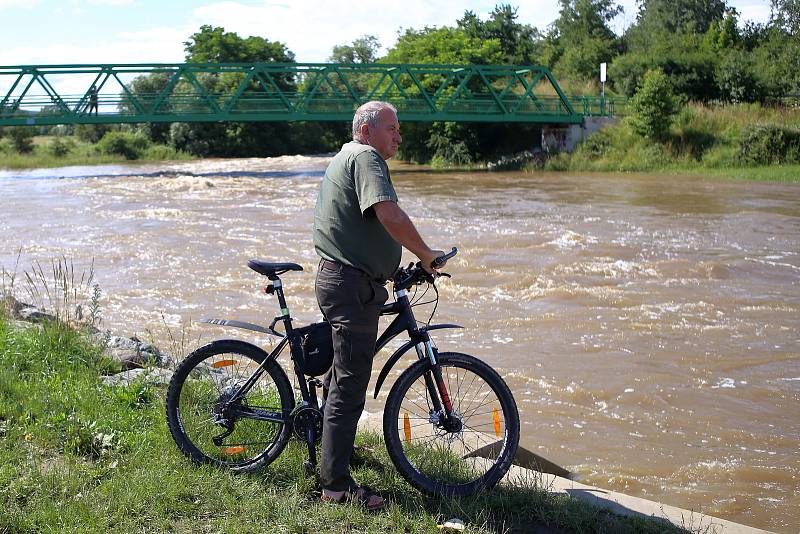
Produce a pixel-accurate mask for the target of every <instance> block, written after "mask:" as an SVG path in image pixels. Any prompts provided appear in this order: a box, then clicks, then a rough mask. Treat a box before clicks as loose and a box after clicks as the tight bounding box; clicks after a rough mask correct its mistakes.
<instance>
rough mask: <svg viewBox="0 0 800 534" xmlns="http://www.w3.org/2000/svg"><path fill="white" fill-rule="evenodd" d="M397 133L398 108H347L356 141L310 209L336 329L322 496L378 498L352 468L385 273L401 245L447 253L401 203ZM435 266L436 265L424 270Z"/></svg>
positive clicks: (322, 285) (321, 290)
mask: <svg viewBox="0 0 800 534" xmlns="http://www.w3.org/2000/svg"><path fill="white" fill-rule="evenodd" d="M401 141H402V138H401V137H400V124H399V122H398V121H397V110H396V109H395V108H394V107H393V106H392V105H391V104H389V103H386V102H367V103H366V104H363V105H362V106H361V107H359V108H358V109H357V110H356V113H355V116H354V117H353V141H352V142H349V143H346V144H345V145H344V146H342V149H341V151H340V152H339V153H338V154H337V155H336V156H335V157H334V158H333V160H332V161H331V163H330V165H328V168H327V170H326V171H325V177H324V178H323V180H322V185H321V186H320V190H319V196H318V197H317V205H316V209H315V211H314V248H315V249H316V251H317V254H319V255H320V257H321V258H322V259H321V261H320V264H319V270H318V271H317V280H316V286H315V291H316V296H317V302H318V303H319V307H320V309H321V310H322V313H323V315H324V316H325V318H326V319H327V320H328V321H329V322H330V323H331V326H332V329H333V348H334V359H333V367H332V368H331V370H330V371H329V372H328V374H327V375H326V376H325V388H326V390H327V398H326V404H325V419H324V423H323V432H322V454H321V461H320V477H321V482H322V488H323V489H322V499H323V500H324V501H331V502H345V501H347V500H358V501H360V502H361V503H362V504H363V505H364V506H366V508H368V509H377V508H381V507H383V506H384V504H385V503H384V499H383V498H382V497H381V496H379V495H377V494H375V493H372V492H371V491H370V490H368V489H366V488H360V487H359V486H358V484H356V482H355V481H354V480H353V478H352V477H351V476H350V468H349V462H350V456H351V454H352V452H353V445H354V442H355V435H356V427H357V425H358V420H359V417H360V416H361V413H362V412H363V410H364V402H365V400H366V392H367V384H368V383H369V379H370V373H371V371H372V357H373V355H374V351H375V341H376V338H377V335H378V317H379V315H380V308H381V306H382V305H383V304H384V303H385V302H386V299H387V298H388V296H389V295H388V292H387V290H386V288H385V287H384V285H385V283H386V281H387V280H388V279H389V278H391V276H392V274H394V272H395V271H396V270H397V268H398V266H399V265H400V256H401V253H402V247H406V248H407V249H408V250H409V251H410V252H412V253H413V254H414V255H416V256H417V257H418V258H419V259H420V260H421V261H422V265H424V266H426V268H428V267H427V266H429V265H431V263H432V261H433V260H434V259H435V258H437V257H438V256H441V255H442V254H443V252H442V251H440V250H433V249H431V248H430V247H428V245H426V244H425V241H423V239H422V237H420V235H419V232H417V229H416V228H415V227H414V224H413V223H412V222H411V219H409V218H408V215H406V213H405V212H404V211H403V210H402V209H401V208H400V207H399V206H398V205H397V194H396V193H395V190H394V186H393V185H392V180H391V178H390V177H389V168H388V166H387V165H386V160H388V159H389V158H391V157H393V156H394V155H395V154H396V153H397V148H398V146H399V145H400V143H401ZM429 270H431V272H433V269H430V268H429Z"/></svg>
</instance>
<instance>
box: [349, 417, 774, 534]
mask: <svg viewBox="0 0 800 534" xmlns="http://www.w3.org/2000/svg"><path fill="white" fill-rule="evenodd" d="M382 417H383V415H382V414H380V413H367V412H364V413H363V414H362V416H361V420H360V421H359V428H360V429H361V430H370V431H372V432H378V433H381V432H382V431H383V426H382ZM481 449H484V450H485V451H486V452H487V455H491V453H492V452H494V444H491V445H487V446H484V447H482V448H481ZM479 450H480V449H479ZM514 464H515V465H512V466H511V469H510V470H509V472H508V473H507V474H506V476H505V478H504V479H503V481H504V482H505V483H506V484H516V485H520V486H529V487H534V486H535V487H538V488H542V489H545V490H547V491H550V492H555V493H565V494H567V495H569V496H570V497H573V498H575V499H580V500H582V501H584V502H587V503H590V504H592V505H595V506H599V507H601V508H606V509H609V510H611V511H612V512H614V513H616V514H620V515H628V516H646V517H656V518H660V519H663V520H665V521H669V522H670V523H672V524H674V525H677V526H679V527H683V528H686V529H689V530H691V531H692V532H702V533H703V534H764V533H766V534H770V533H769V531H766V530H761V529H758V528H754V527H749V526H747V525H742V524H739V523H734V522H733V521H727V520H725V519H720V518H718V517H713V516H710V515H706V514H703V513H700V512H697V511H693V510H686V509H683V508H678V507H676V506H670V505H669V504H664V503H660V502H655V501H650V500H647V499H642V498H640V497H633V496H631V495H626V494H624V493H619V492H616V491H612V490H607V489H603V488H598V487H595V486H589V485H587V484H581V483H580V482H576V481H574V480H570V479H568V478H566V477H565V476H559V475H560V474H563V475H566V474H567V473H568V472H567V471H566V470H565V469H563V468H562V467H560V466H558V465H556V464H554V463H552V462H550V461H548V460H547V459H546V458H543V457H541V456H539V455H537V454H535V453H533V452H531V451H528V450H527V449H525V448H523V447H520V448H519V450H518V452H517V455H516V457H515V459H514ZM530 467H532V468H533V469H530ZM553 473H557V474H553Z"/></svg>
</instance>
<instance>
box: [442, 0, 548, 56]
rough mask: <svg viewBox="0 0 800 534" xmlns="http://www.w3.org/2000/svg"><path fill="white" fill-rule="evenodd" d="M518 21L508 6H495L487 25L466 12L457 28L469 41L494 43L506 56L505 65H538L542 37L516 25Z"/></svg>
mask: <svg viewBox="0 0 800 534" xmlns="http://www.w3.org/2000/svg"><path fill="white" fill-rule="evenodd" d="M517 18H518V16H517V9H516V8H514V7H511V6H510V5H509V4H501V5H498V6H495V8H494V10H493V11H492V12H491V13H490V14H489V19H488V20H486V22H484V21H482V20H481V19H479V18H478V16H477V15H475V13H474V12H472V11H466V12H464V16H463V17H462V18H461V19H460V20H458V21H457V23H456V24H457V26H458V28H460V29H462V30H464V31H465V32H466V33H467V35H468V36H469V37H475V38H478V39H481V40H488V39H495V40H497V41H498V42H499V43H500V50H502V52H503V54H504V56H505V57H504V58H503V63H505V64H509V65H535V64H538V63H539V62H540V58H541V54H542V51H541V48H542V43H543V39H544V36H543V35H542V34H541V33H540V32H539V30H538V29H536V28H535V27H533V26H531V25H529V24H520V23H519V22H517Z"/></svg>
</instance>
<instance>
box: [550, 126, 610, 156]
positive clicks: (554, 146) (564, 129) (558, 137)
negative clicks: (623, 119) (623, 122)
mask: <svg viewBox="0 0 800 534" xmlns="http://www.w3.org/2000/svg"><path fill="white" fill-rule="evenodd" d="M618 121H619V119H618V118H616V117H586V118H585V119H584V121H583V124H571V125H568V126H564V125H560V124H559V125H551V124H546V125H544V126H542V150H544V151H545V152H546V153H548V154H558V153H559V152H572V151H574V150H575V147H576V146H578V143H580V142H581V141H583V140H584V139H586V138H587V137H589V136H590V135H592V134H593V133H595V132H597V131H600V130H602V129H603V128H605V127H606V126H608V125H610V124H616V123H617V122H618Z"/></svg>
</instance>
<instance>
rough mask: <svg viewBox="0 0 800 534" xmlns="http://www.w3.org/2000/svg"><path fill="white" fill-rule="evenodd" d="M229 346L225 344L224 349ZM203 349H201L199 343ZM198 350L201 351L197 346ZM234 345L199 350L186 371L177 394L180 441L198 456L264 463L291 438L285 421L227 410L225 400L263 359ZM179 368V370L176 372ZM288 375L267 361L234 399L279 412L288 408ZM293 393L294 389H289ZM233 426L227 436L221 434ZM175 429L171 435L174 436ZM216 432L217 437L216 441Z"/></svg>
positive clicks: (245, 465)
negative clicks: (284, 407) (254, 416)
mask: <svg viewBox="0 0 800 534" xmlns="http://www.w3.org/2000/svg"><path fill="white" fill-rule="evenodd" d="M225 349H227V350H225ZM201 351H202V349H201ZM198 352H200V351H198ZM244 352H245V351H239V350H236V349H235V348H233V349H232V348H229V347H217V350H208V351H206V352H205V353H203V352H200V353H199V354H197V357H196V358H195V359H194V360H193V361H192V362H187V363H190V364H191V365H189V369H186V370H182V369H179V371H178V373H180V372H181V371H184V372H183V373H181V374H182V376H180V377H176V378H179V379H182V383H181V384H180V387H179V392H178V398H177V412H176V415H177V419H178V426H179V429H180V431H179V432H178V436H176V441H179V440H178V439H177V438H178V437H180V438H181V440H182V441H185V442H184V443H181V442H180V441H179V443H178V444H179V446H181V448H182V449H183V450H184V452H187V453H189V455H190V456H191V457H192V458H193V459H195V460H198V461H201V462H206V463H213V464H216V465H221V466H225V467H230V468H234V469H236V468H240V469H242V470H250V469H255V468H258V467H261V466H263V465H266V464H267V463H269V462H270V461H272V460H273V459H274V458H275V457H276V456H277V455H278V454H279V453H280V451H281V450H282V449H283V446H284V445H285V443H286V440H287V439H288V429H286V425H285V424H284V423H277V422H271V421H262V420H256V419H252V418H248V417H241V416H238V415H236V414H235V413H231V412H226V411H225V409H224V406H225V404H226V401H227V400H229V399H230V398H231V397H232V396H233V395H234V394H235V393H236V392H237V391H238V390H239V388H240V387H241V386H242V385H243V384H244V383H245V381H246V380H247V379H248V378H249V377H250V376H251V375H252V374H253V372H254V371H255V370H256V368H257V367H258V365H259V363H260V359H257V358H255V357H253V356H252V355H249V354H246V353H244ZM178 373H176V374H178ZM281 378H283V379H284V380H285V375H283V373H280V372H278V371H276V370H274V369H272V365H270V366H268V367H267V372H265V373H263V374H262V375H261V377H260V378H259V380H258V381H257V382H256V383H255V384H254V385H253V387H252V388H251V389H250V390H249V391H248V392H247V393H246V394H245V396H244V397H242V398H241V399H240V400H239V401H237V402H236V403H235V405H233V406H234V408H240V409H241V408H244V409H247V410H254V411H259V412H262V413H263V412H269V413H275V414H282V413H285V411H284V409H283V408H282V406H283V405H284V404H286V403H287V402H289V400H288V399H285V398H284V397H286V396H287V392H286V391H285V389H286V388H289V387H290V386H289V385H288V382H287V383H286V384H282V383H281V382H282V380H281ZM288 395H289V396H291V392H290V391H289V393H288ZM228 431H230V433H229V434H228V435H227V436H223V434H225V433H227V432H228ZM175 434H176V433H175V432H174V431H173V435H174V436H175ZM215 438H216V439H217V441H216V442H215Z"/></svg>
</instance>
